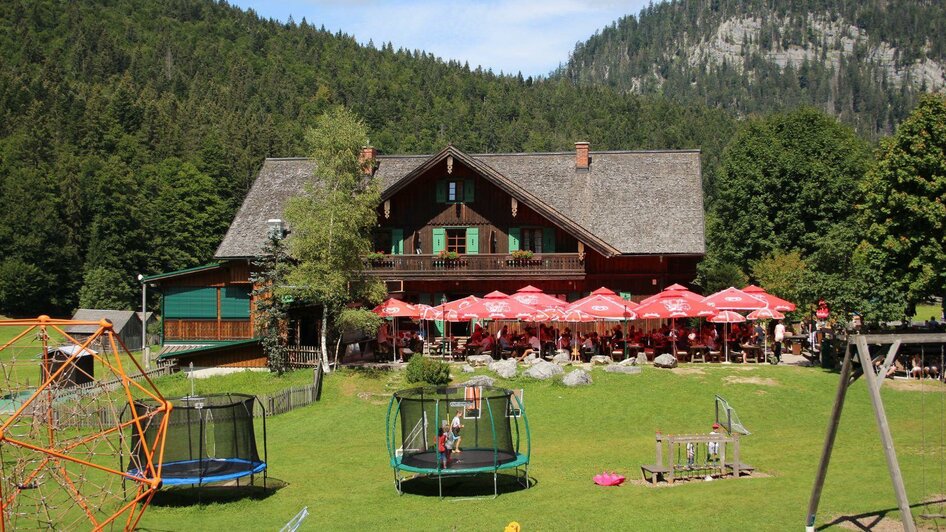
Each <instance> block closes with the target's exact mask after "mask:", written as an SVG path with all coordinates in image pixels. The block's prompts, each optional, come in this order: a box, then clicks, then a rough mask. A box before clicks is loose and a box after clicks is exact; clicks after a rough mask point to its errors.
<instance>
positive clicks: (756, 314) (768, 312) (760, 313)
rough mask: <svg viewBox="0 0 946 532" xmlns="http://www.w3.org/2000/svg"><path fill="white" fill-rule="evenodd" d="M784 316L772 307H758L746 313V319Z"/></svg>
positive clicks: (775, 318) (767, 318)
mask: <svg viewBox="0 0 946 532" xmlns="http://www.w3.org/2000/svg"><path fill="white" fill-rule="evenodd" d="M784 317H785V315H784V314H782V313H781V312H779V311H777V310H775V309H772V308H768V307H766V308H760V309H756V310H753V311H752V312H750V313H749V314H747V315H746V319H747V320H780V319H783V318H784Z"/></svg>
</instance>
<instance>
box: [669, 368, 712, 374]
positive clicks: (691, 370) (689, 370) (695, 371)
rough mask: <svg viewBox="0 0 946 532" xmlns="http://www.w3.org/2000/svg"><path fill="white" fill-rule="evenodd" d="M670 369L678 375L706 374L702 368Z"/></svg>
mask: <svg viewBox="0 0 946 532" xmlns="http://www.w3.org/2000/svg"><path fill="white" fill-rule="evenodd" d="M670 371H672V372H673V373H675V374H677V375H706V372H705V371H703V370H702V369H700V368H673V369H671V370H670Z"/></svg>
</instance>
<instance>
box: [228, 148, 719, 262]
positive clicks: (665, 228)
mask: <svg viewBox="0 0 946 532" xmlns="http://www.w3.org/2000/svg"><path fill="white" fill-rule="evenodd" d="M447 155H453V156H454V157H455V158H456V159H457V160H460V161H461V162H463V163H464V164H466V165H468V166H470V167H471V168H472V169H474V170H476V171H477V172H479V173H480V174H481V175H482V176H483V177H484V178H486V179H488V180H490V181H492V182H493V183H495V184H496V186H498V187H499V188H501V189H503V190H504V191H506V192H507V193H508V194H510V195H511V196H513V197H515V198H517V199H518V200H519V201H520V202H522V203H523V204H525V205H528V206H529V207H530V208H532V209H533V210H535V211H536V212H538V213H539V214H541V215H543V216H545V217H547V218H548V219H550V220H552V221H553V222H555V223H557V224H559V225H560V226H561V227H562V228H563V229H565V230H566V231H569V232H571V233H572V234H573V235H575V236H576V237H578V238H579V239H580V240H581V241H583V242H585V243H586V244H587V245H589V246H591V247H592V248H594V249H596V250H597V251H599V252H601V253H602V254H604V255H605V256H611V255H618V254H627V255H673V254H683V255H700V254H703V253H704V252H705V244H704V228H703V223H704V220H703V188H702V176H701V169H700V153H699V151H698V150H679V151H595V152H591V161H592V162H591V166H590V168H589V169H587V170H576V168H575V152H573V151H569V152H556V153H506V154H466V153H464V152H463V151H461V150H459V149H457V148H456V147H453V146H448V147H447V148H444V149H443V150H441V151H440V152H439V153H437V154H435V155H406V156H405V155H382V156H379V157H377V164H378V166H377V170H376V171H375V176H374V178H375V179H377V180H378V181H379V184H380V186H381V190H382V197H384V198H387V197H390V196H391V195H393V194H395V193H396V192H397V191H398V190H400V189H401V188H403V187H404V186H406V185H407V184H408V183H410V181H412V180H413V179H414V178H416V177H418V176H420V175H421V174H423V173H424V172H425V171H426V170H428V169H430V168H432V167H433V166H434V165H436V164H437V163H439V162H440V161H441V160H442V159H444V158H445V157H446V156H447ZM314 170H315V165H314V163H313V162H312V161H311V160H309V159H305V158H290V159H266V161H264V163H263V167H262V168H261V169H260V172H259V175H258V176H257V178H256V181H255V182H254V183H253V187H252V188H251V189H250V192H249V194H248V195H247V197H246V199H245V200H244V202H243V205H242V206H241V207H240V210H239V211H238V212H237V215H236V217H235V218H234V220H233V223H232V224H231V225H230V228H229V229H228V230H227V234H226V236H224V239H223V242H221V244H220V247H218V248H217V253H216V257H217V258H218V259H228V258H245V257H252V256H255V255H256V254H258V253H259V252H260V250H261V249H262V247H263V244H264V242H265V238H266V231H267V228H266V220H268V219H271V218H282V217H283V216H282V212H283V209H284V208H285V205H286V201H287V200H288V198H290V197H292V196H294V195H298V194H300V193H301V192H302V190H303V185H304V183H305V182H307V181H309V180H312V179H313V173H314Z"/></svg>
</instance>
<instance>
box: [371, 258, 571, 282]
mask: <svg viewBox="0 0 946 532" xmlns="http://www.w3.org/2000/svg"><path fill="white" fill-rule="evenodd" d="M367 272H368V273H369V274H370V275H374V276H378V277H384V278H386V279H471V280H476V279H526V278H537V279H583V278H584V277H585V264H584V261H583V260H581V259H579V258H578V254H577V253H543V254H536V255H535V256H533V257H532V258H531V259H513V258H512V257H510V256H509V254H507V253H497V254H478V255H461V256H460V258H459V259H455V260H449V259H442V258H439V257H438V256H436V255H389V256H386V257H384V258H383V259H377V260H373V261H371V262H369V263H368V267H367Z"/></svg>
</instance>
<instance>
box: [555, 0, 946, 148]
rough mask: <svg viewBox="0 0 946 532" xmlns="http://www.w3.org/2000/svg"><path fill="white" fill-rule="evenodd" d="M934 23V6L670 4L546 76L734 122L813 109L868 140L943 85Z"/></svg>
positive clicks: (608, 33) (605, 33) (805, 1)
mask: <svg viewBox="0 0 946 532" xmlns="http://www.w3.org/2000/svg"><path fill="white" fill-rule="evenodd" d="M851 4H853V5H851ZM942 27H946V5H943V4H942V3H933V2H925V1H923V0H902V1H899V2H887V1H885V0H864V1H862V2H855V3H852V2H846V3H845V2H843V1H842V0H819V1H815V0H797V1H793V2H783V3H778V2H770V1H769V2H766V1H762V0H745V1H742V2H738V1H725V0H687V1H679V0H678V1H671V2H667V3H662V4H657V5H654V6H650V7H648V8H646V9H645V10H644V11H642V12H641V13H640V15H639V16H636V17H634V16H629V17H625V18H623V19H621V20H620V21H618V22H616V23H615V24H613V25H611V26H608V27H607V28H604V29H603V30H602V31H601V32H600V33H598V34H596V35H594V36H593V37H591V38H590V39H589V40H588V41H586V42H584V43H581V44H579V45H578V46H577V47H576V48H575V51H574V52H573V54H572V56H571V58H570V60H569V62H568V64H567V65H566V66H565V67H563V68H562V69H560V71H558V72H556V73H555V75H561V76H566V77H569V78H571V79H573V80H574V81H576V82H578V83H586V84H607V85H611V86H614V87H617V88H620V89H625V90H629V91H634V92H640V93H660V94H664V95H668V96H671V97H674V98H678V99H688V98H689V99H693V98H696V99H702V100H704V101H705V102H706V103H707V104H710V105H714V106H719V107H725V108H728V109H731V110H734V111H736V112H737V113H740V114H744V113H750V112H765V111H771V110H778V109H781V108H785V107H792V106H796V105H802V104H808V105H814V106H817V107H820V108H822V109H824V110H825V111H827V112H829V113H831V114H834V115H836V116H839V117H840V118H842V119H843V120H846V121H848V122H851V123H853V124H854V125H855V126H856V127H858V129H860V130H862V131H863V132H866V133H867V134H880V133H886V132H889V131H890V130H891V129H892V128H893V126H894V125H895V124H896V122H898V121H899V120H900V119H901V118H903V116H905V114H906V113H907V112H908V111H909V109H910V108H912V105H913V102H914V101H915V99H916V96H917V94H918V93H920V92H924V91H942V90H944V88H946V34H944V33H943V32H942V31H941V29H940V28H942Z"/></svg>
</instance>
